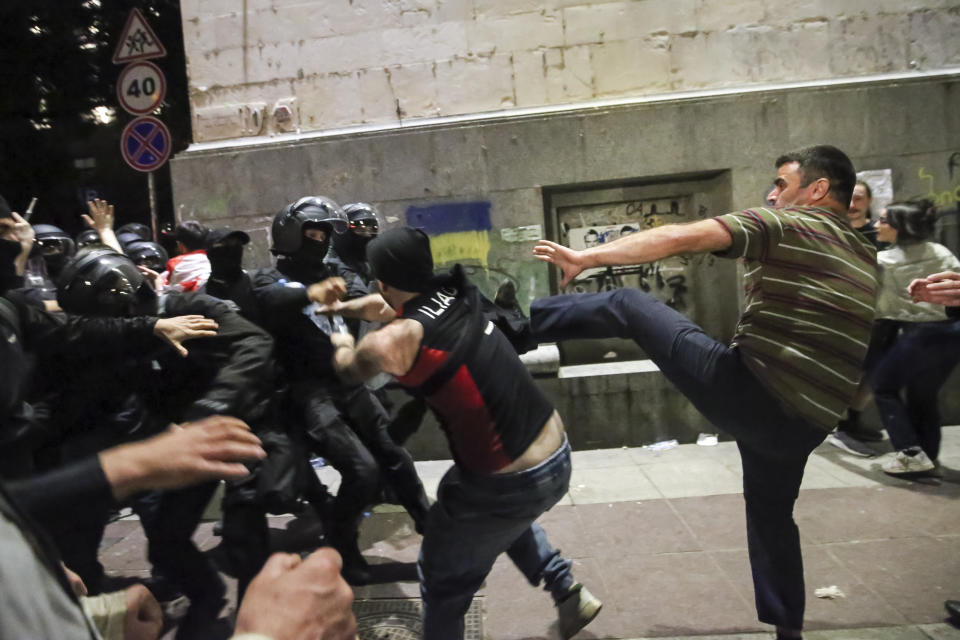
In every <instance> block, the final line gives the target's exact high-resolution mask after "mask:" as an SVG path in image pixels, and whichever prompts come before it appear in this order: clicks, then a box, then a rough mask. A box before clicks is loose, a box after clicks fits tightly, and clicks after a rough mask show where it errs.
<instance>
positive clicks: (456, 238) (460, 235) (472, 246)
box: [406, 202, 492, 268]
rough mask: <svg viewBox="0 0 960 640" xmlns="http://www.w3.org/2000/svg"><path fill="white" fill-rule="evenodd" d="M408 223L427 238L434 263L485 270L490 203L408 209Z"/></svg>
mask: <svg viewBox="0 0 960 640" xmlns="http://www.w3.org/2000/svg"><path fill="white" fill-rule="evenodd" d="M406 217H407V224H408V225H409V226H411V227H416V228H417V229H420V230H422V231H423V232H424V233H426V234H427V235H428V236H430V249H431V252H432V253H433V262H434V263H435V264H437V265H442V264H452V263H454V262H467V263H475V262H479V263H480V264H481V265H482V266H483V267H484V268H486V267H487V255H488V254H489V253H490V229H491V228H492V225H491V223H490V203H489V202H450V203H444V204H434V205H428V206H425V207H409V208H408V209H407V214H406Z"/></svg>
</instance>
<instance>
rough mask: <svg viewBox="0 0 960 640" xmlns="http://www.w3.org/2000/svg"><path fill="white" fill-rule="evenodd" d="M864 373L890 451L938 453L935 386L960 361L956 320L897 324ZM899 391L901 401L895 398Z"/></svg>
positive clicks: (959, 327) (959, 325)
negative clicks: (896, 330)
mask: <svg viewBox="0 0 960 640" xmlns="http://www.w3.org/2000/svg"><path fill="white" fill-rule="evenodd" d="M902 326H903V329H902V333H901V335H900V337H899V338H897V340H896V342H895V343H894V344H893V347H892V348H890V350H889V351H887V352H886V353H885V354H884V355H883V357H882V358H881V359H880V361H879V362H877V364H876V366H875V367H874V369H873V370H872V371H871V372H870V386H871V388H872V389H873V396H874V401H875V402H876V403H877V409H878V410H879V413H880V419H881V420H882V421H883V427H884V429H886V430H887V433H888V434H890V443H891V444H892V445H893V448H894V449H897V450H898V451H902V450H903V449H909V448H911V447H920V448H922V449H923V451H924V453H926V454H927V455H928V456H930V459H931V460H936V459H937V456H938V455H939V454H940V409H939V405H938V399H937V396H938V394H939V392H940V387H942V386H943V383H944V382H946V381H947V378H948V377H949V376H950V373H951V372H952V371H953V369H954V368H955V367H956V366H957V363H958V362H960V321H952V322H951V321H948V322H917V323H903V325H902ZM903 392H905V398H904V397H902V396H901V393H903Z"/></svg>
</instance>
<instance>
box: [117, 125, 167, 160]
mask: <svg viewBox="0 0 960 640" xmlns="http://www.w3.org/2000/svg"><path fill="white" fill-rule="evenodd" d="M120 151H121V153H123V159H124V160H126V161H127V164H128V165H130V166H131V167H133V168H134V169H136V170H137V171H154V170H155V169H158V168H160V167H161V166H163V163H164V162H166V161H167V158H169V157H170V130H169V129H167V126H166V125H165V124H163V123H162V122H160V121H159V120H157V119H156V118H154V117H153V116H141V117H139V118H136V119H134V120H132V121H131V122H130V124H128V125H127V126H126V127H125V128H124V130H123V133H122V134H121V135H120Z"/></svg>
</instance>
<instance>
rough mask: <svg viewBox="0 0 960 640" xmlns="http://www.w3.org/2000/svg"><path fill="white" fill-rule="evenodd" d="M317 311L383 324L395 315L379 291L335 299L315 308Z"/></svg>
mask: <svg viewBox="0 0 960 640" xmlns="http://www.w3.org/2000/svg"><path fill="white" fill-rule="evenodd" d="M317 313H318V314H324V315H332V314H339V315H341V316H343V317H344V318H357V319H360V320H366V321H368V322H381V323H384V324H386V323H388V322H393V321H394V320H395V319H396V317H397V312H396V311H394V310H393V308H392V307H391V306H390V305H389V304H387V301H386V300H384V299H383V296H381V295H380V294H379V293H371V294H370V295H366V296H363V297H361V298H353V299H352V300H345V301H340V300H337V301H336V302H333V303H332V304H327V305H323V306H322V307H320V308H319V309H317Z"/></svg>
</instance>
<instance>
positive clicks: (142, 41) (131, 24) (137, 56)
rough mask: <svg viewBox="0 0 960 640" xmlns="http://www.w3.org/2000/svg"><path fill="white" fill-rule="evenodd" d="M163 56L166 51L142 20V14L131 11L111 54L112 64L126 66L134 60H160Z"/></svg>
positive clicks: (137, 10)
mask: <svg viewBox="0 0 960 640" xmlns="http://www.w3.org/2000/svg"><path fill="white" fill-rule="evenodd" d="M165 55H167V50H166V49H164V47H163V45H162V44H161V43H160V38H158V37H157V34H155V33H154V32H153V29H151V28H150V25H149V24H147V21H146V20H145V19H144V18H143V14H142V13H140V10H139V9H132V10H131V11H130V15H129V16H127V24H126V26H124V27H123V33H122V34H121V35H120V42H119V43H118V44H117V49H116V51H114V52H113V63H114V64H126V63H127V62H133V61H134V60H149V59H150V58H162V57H164V56H165Z"/></svg>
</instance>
